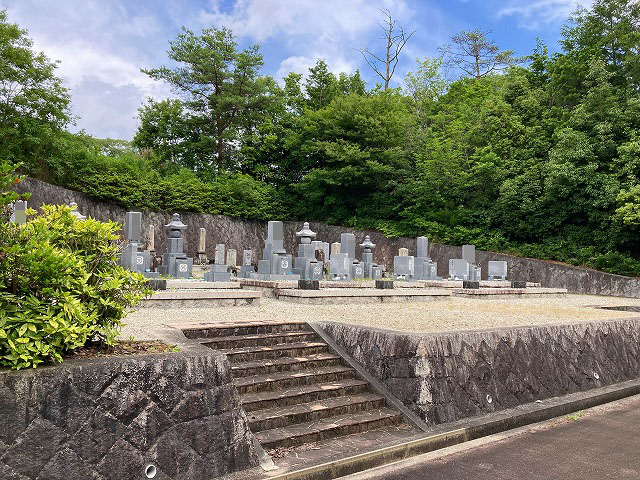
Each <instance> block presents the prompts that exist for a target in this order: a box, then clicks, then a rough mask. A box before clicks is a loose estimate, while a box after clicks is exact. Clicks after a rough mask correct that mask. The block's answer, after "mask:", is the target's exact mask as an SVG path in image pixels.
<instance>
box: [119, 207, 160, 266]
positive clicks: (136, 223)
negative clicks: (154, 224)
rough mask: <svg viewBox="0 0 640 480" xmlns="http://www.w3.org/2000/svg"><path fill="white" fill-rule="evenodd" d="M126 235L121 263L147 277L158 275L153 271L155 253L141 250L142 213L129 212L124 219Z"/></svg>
mask: <svg viewBox="0 0 640 480" xmlns="http://www.w3.org/2000/svg"><path fill="white" fill-rule="evenodd" d="M124 235H125V237H126V241H127V244H126V246H125V248H124V250H123V251H122V254H121V256H120V264H121V265H122V266H123V267H125V268H128V269H129V270H131V271H133V272H138V273H142V274H143V275H144V276H145V277H147V278H156V277H158V273H157V272H152V271H151V270H152V268H151V267H152V258H153V255H152V253H151V251H150V250H141V248H140V246H141V243H142V213H140V212H127V214H126V216H125V220H124Z"/></svg>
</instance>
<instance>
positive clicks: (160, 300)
mask: <svg viewBox="0 0 640 480" xmlns="http://www.w3.org/2000/svg"><path fill="white" fill-rule="evenodd" d="M261 297H262V294H261V293H260V292H254V291H251V290H242V289H222V290H174V291H159V292H156V293H154V294H153V295H151V297H149V298H147V299H144V300H142V301H140V303H139V306H140V307H152V308H153V307H156V308H179V307H191V308H195V307H220V306H241V305H250V304H253V305H256V304H258V303H259V302H260V298H261Z"/></svg>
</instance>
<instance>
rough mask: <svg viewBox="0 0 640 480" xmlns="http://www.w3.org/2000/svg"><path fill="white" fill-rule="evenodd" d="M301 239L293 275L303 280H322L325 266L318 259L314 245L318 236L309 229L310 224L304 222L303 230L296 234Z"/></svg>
mask: <svg viewBox="0 0 640 480" xmlns="http://www.w3.org/2000/svg"><path fill="white" fill-rule="evenodd" d="M296 236H297V237H299V238H300V245H298V256H297V257H296V258H295V264H294V268H293V273H295V274H297V275H300V279H301V280H320V279H321V278H322V269H323V264H322V262H319V261H318V260H317V259H316V249H315V246H314V245H313V244H312V241H313V239H314V238H315V236H316V232H313V231H312V230H311V228H310V227H309V222H304V224H303V226H302V229H301V230H300V231H299V232H296Z"/></svg>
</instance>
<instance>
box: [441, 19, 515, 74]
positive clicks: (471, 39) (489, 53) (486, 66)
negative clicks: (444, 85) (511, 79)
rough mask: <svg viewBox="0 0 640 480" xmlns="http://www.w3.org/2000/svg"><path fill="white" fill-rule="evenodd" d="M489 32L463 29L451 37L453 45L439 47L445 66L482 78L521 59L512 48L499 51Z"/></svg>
mask: <svg viewBox="0 0 640 480" xmlns="http://www.w3.org/2000/svg"><path fill="white" fill-rule="evenodd" d="M490 33H491V32H490V31H487V32H483V31H482V30H480V29H476V30H471V31H465V30H463V31H461V32H459V33H458V34H456V35H454V36H453V37H451V41H452V42H453V45H450V44H449V45H444V46H443V47H441V48H440V51H441V53H442V55H443V57H445V63H444V64H445V66H447V67H450V68H459V69H460V70H462V71H463V72H464V73H465V74H466V75H469V76H471V77H475V78H482V77H485V76H487V75H491V74H492V73H495V72H499V71H501V70H504V69H505V68H508V67H509V66H511V65H515V64H517V63H519V62H521V61H522V60H521V59H519V58H515V57H514V56H513V50H504V51H500V48H499V47H498V46H497V45H496V44H495V42H493V41H492V40H489V39H488V38H487V35H488V34H490Z"/></svg>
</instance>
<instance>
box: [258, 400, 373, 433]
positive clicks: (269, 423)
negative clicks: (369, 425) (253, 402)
mask: <svg viewBox="0 0 640 480" xmlns="http://www.w3.org/2000/svg"><path fill="white" fill-rule="evenodd" d="M383 407H384V398H381V399H379V400H369V401H364V402H359V403H354V404H351V405H340V406H338V407H334V408H327V409H322V410H316V411H313V412H301V413H295V414H291V415H283V416H281V417H276V418H269V419H265V420H251V415H250V414H249V428H250V429H251V431H252V432H254V433H256V432H261V431H262V430H269V429H271V428H282V427H287V426H289V425H293V424H295V423H306V422H314V421H316V420H321V419H323V418H329V417H335V416H336V415H347V414H350V413H356V412H362V411H364V410H371V409H374V408H376V409H377V408H383Z"/></svg>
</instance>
